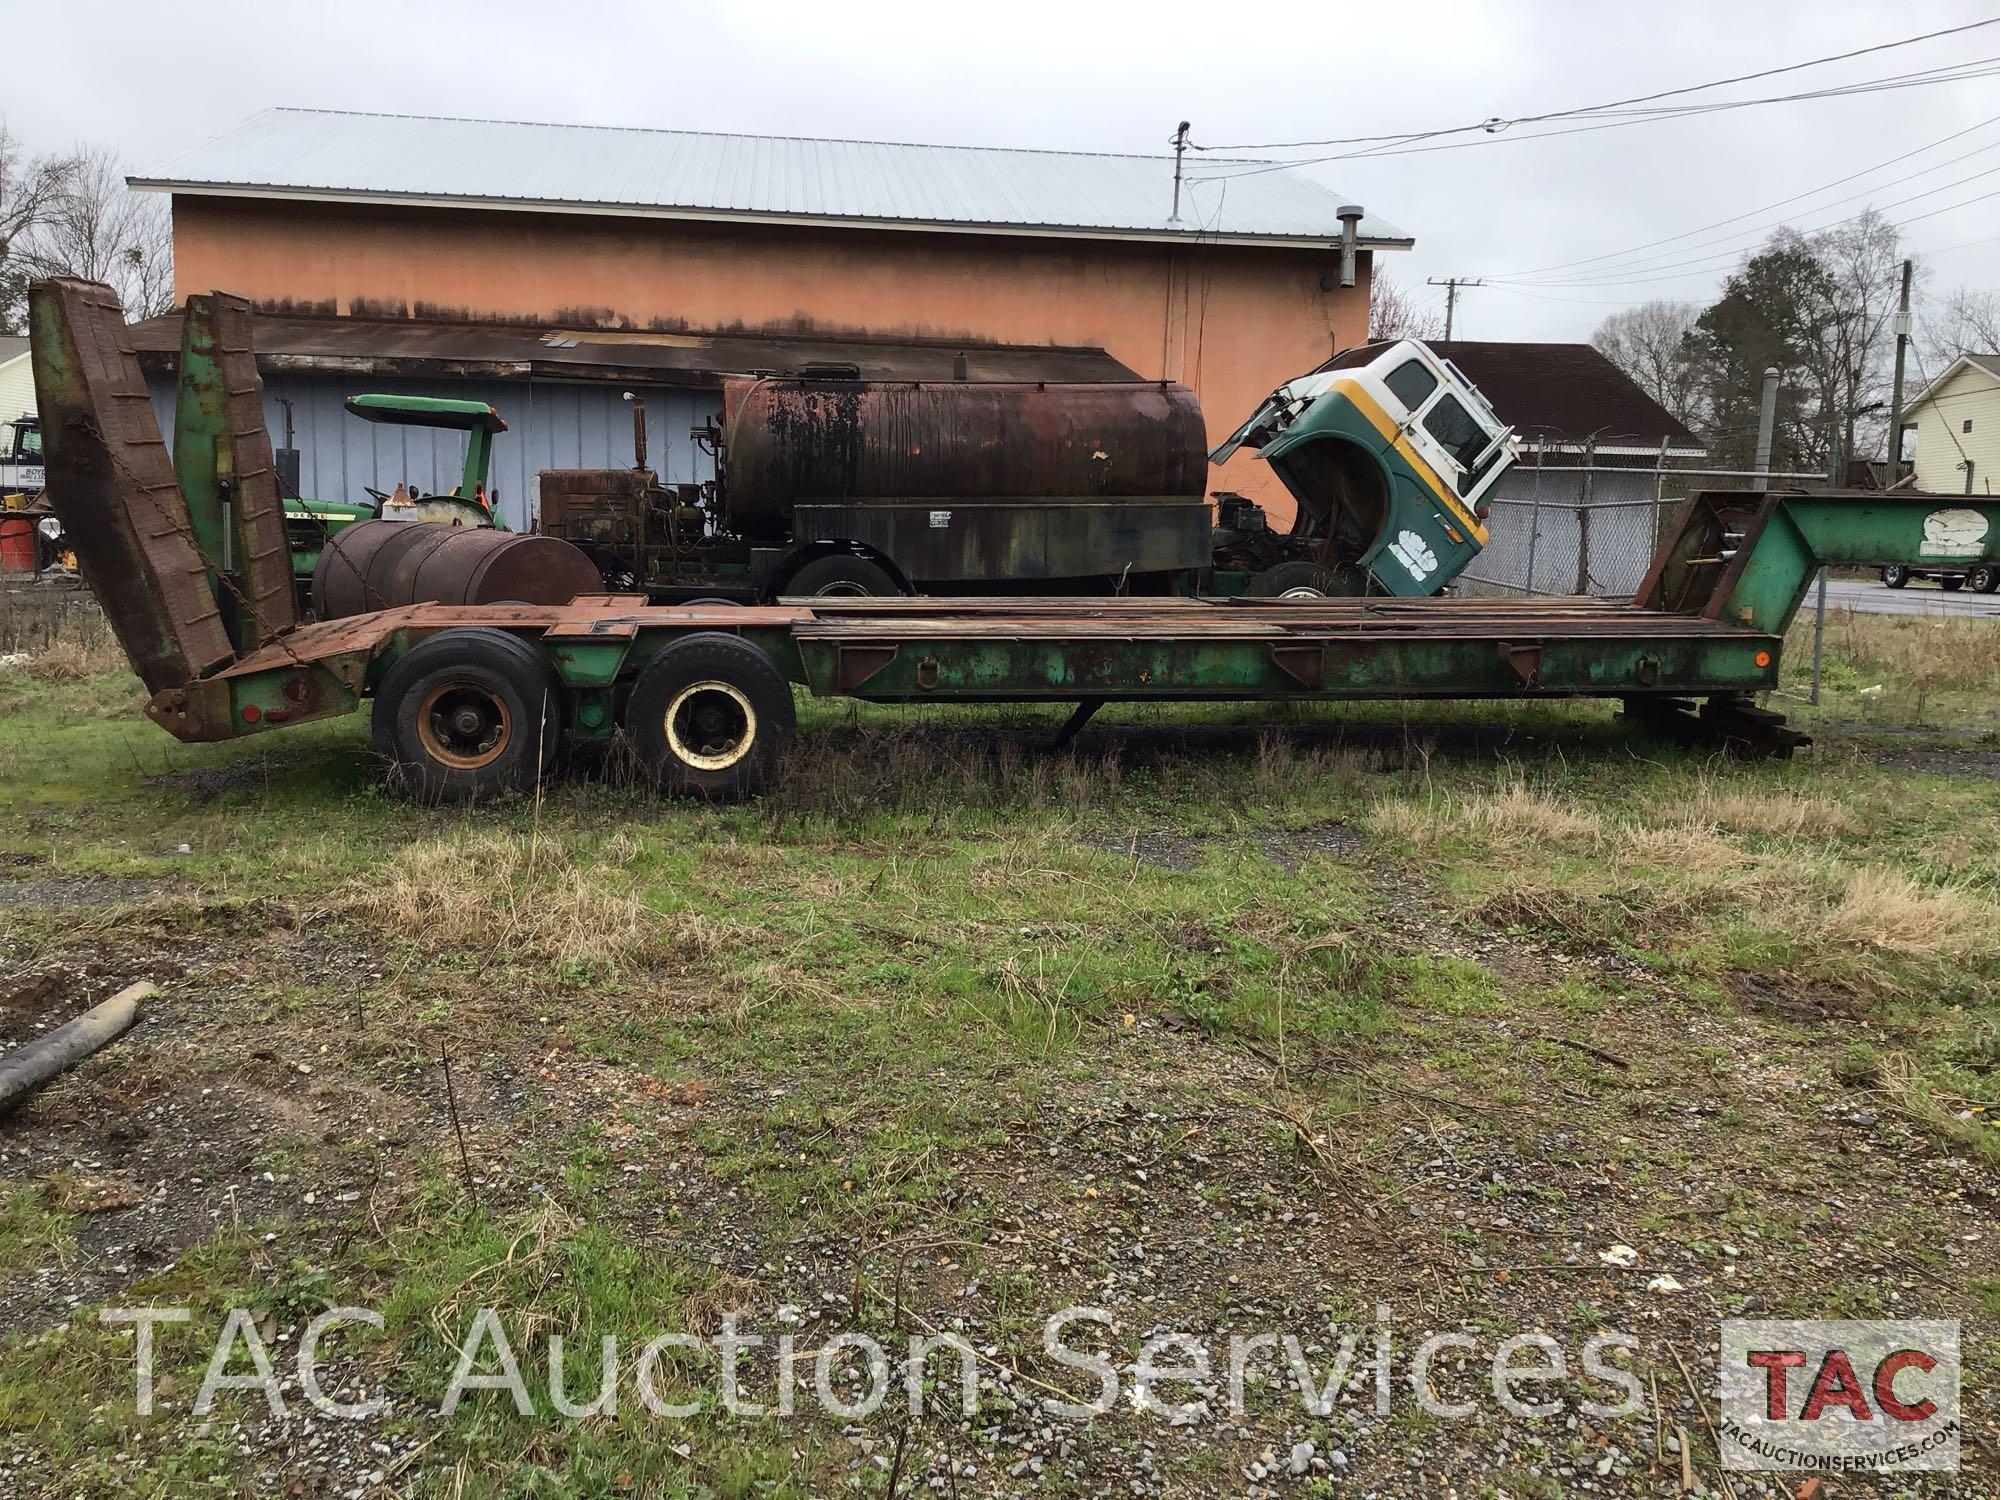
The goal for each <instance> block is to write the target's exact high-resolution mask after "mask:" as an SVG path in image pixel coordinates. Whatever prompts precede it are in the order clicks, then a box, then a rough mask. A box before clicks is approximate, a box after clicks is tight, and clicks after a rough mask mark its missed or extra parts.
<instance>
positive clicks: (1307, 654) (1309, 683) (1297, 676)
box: [1271, 644, 1327, 693]
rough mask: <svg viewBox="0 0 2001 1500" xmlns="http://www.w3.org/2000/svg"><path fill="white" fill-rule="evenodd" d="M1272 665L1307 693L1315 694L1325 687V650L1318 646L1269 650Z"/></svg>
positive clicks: (1277, 646)
mask: <svg viewBox="0 0 2001 1500" xmlns="http://www.w3.org/2000/svg"><path fill="white" fill-rule="evenodd" d="M1271 661H1272V665H1273V666H1275V667H1277V668H1278V669H1279V671H1281V672H1283V673H1285V675H1286V676H1288V677H1290V678H1291V679H1292V680H1293V681H1294V682H1296V683H1298V684H1299V685H1300V686H1301V687H1303V688H1305V689H1306V690H1307V691H1308V692H1309V693H1317V692H1320V691H1321V690H1323V689H1324V688H1325V687H1326V686H1327V648H1326V647H1325V646H1321V645H1318V644H1315V645H1311V646H1280V645H1274V646H1273V647H1272V648H1271Z"/></svg>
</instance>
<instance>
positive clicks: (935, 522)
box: [931, 510, 952, 530]
mask: <svg viewBox="0 0 2001 1500" xmlns="http://www.w3.org/2000/svg"><path fill="white" fill-rule="evenodd" d="M931 524H932V526H933V527H934V528H937V529H941V530H942V529H943V528H944V527H947V526H950V525H951V524H952V513H951V512H950V511H949V510H934V511H932V512H931Z"/></svg>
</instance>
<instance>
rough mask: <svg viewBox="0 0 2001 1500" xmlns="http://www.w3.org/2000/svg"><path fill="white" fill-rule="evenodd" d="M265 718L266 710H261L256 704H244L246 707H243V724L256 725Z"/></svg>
mask: <svg viewBox="0 0 2001 1500" xmlns="http://www.w3.org/2000/svg"><path fill="white" fill-rule="evenodd" d="M263 717H264V710H263V709H261V708H259V707H258V706H257V705H256V704H254V703H246V704H244V705H243V722H244V723H246V724H255V723H256V722H257V721H258V720H259V719H261V718H263Z"/></svg>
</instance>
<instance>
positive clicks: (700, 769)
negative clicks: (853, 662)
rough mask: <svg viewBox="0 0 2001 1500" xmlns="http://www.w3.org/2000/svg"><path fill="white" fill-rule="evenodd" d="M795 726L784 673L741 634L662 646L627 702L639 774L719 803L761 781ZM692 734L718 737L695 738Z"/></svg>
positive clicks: (705, 635)
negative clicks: (703, 739)
mask: <svg viewBox="0 0 2001 1500" xmlns="http://www.w3.org/2000/svg"><path fill="white" fill-rule="evenodd" d="M797 727H798V721H797V719H796V717H795V716H794V713H793V707H792V684H791V683H790V682H788V681H787V680H786V678H785V674H784V673H783V672H781V671H779V670H778V667H777V665H776V664H775V663H774V662H773V661H772V660H771V658H770V657H768V656H766V655H765V654H764V653H763V652H762V651H760V650H758V648H757V647H755V646H753V645H751V644H750V643H749V642H748V641H746V640H744V639H743V638H742V637H741V636H735V635H724V634H722V633H721V632H720V631H702V632H700V633H698V634H695V635H689V636H683V637H682V638H681V639H680V640H678V641H675V642H673V643H672V644H671V645H669V646H666V647H664V648H662V650H661V651H660V653H659V654H658V655H657V656H655V657H654V658H653V660H651V661H650V662H648V663H647V664H646V667H645V669H644V670H643V671H641V672H640V674H639V681H638V682H636V683H634V684H633V688H632V695H631V697H630V698H628V699H627V700H626V705H625V728H626V732H627V733H628V734H629V735H631V737H632V749H633V754H634V756H635V757H636V758H637V759H638V761H639V764H640V766H641V768H642V770H643V772H644V774H646V775H647V776H649V777H651V778H652V779H653V781H654V782H655V784H656V785H657V786H658V787H659V788H660V790H662V791H664V792H670V793H692V794H694V795H696V796H701V797H709V798H712V799H715V800H717V801H729V800H733V799H735V798H738V797H748V796H749V795H751V794H752V793H753V792H755V791H757V790H758V788H759V787H761V786H763V785H764V783H765V782H766V781H767V780H768V779H769V778H770V776H771V772H772V768H773V767H774V766H776V765H777V763H778V757H779V755H780V754H781V753H782V752H783V751H784V749H785V746H786V745H787V744H788V743H789V742H790V741H791V739H792V735H793V733H794V731H795V730H796V729H797ZM697 733H706V734H710V735H713V736H716V738H714V739H712V740H708V741H702V740H695V739H692V738H691V736H693V735H694V734H697Z"/></svg>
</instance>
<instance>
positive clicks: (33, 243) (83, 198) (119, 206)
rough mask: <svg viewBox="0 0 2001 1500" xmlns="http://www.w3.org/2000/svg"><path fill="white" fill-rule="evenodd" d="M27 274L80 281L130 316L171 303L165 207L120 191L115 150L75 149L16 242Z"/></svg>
mask: <svg viewBox="0 0 2001 1500" xmlns="http://www.w3.org/2000/svg"><path fill="white" fill-rule="evenodd" d="M15 255H16V258H17V259H18V260H19V261H20V263H21V265H22V266H23V268H24V269H26V271H27V272H28V274H29V275H31V276H81V277H83V278H85V279H86V280H88V281H102V282H104V283H105V284H107V285H108V286H110V287H111V288H112V289H113V290H114V291H116V292H117V293H118V296H119V300H120V301H122V302H123V303H124V304H125V315H126V317H128V318H150V317H152V316H153V315H155V314H156V313H163V312H166V311H167V310H168V309H169V308H171V307H172V306H173V305H174V261H173V239H172V235H171V232H170V224H169V221H168V217H167V208H166V205H165V203H164V202H162V201H161V200H160V199H159V198H157V197H155V196H152V195H150V194H141V193H135V192H133V191H132V190H131V189H129V188H128V187H126V186H125V173H124V170H123V168H122V167H121V166H120V164H119V161H118V158H117V156H116V154H115V153H113V152H111V151H109V150H107V149H105V148H104V147H102V146H92V147H87V148H85V149H83V150H80V151H79V152H78V153H77V155H76V158H75V161H74V165H73V169H72V173H71V176H70V179H69V181H68V183H67V184H66V185H65V187H64V189H63V190H62V191H61V192H59V193H57V194H56V195H55V197H54V198H53V200H52V201H51V202H50V203H49V204H48V206H47V207H46V209H45V210H44V212H43V214H42V216H41V220H40V222H39V223H37V224H35V225H34V226H33V227H32V228H30V229H29V230H28V232H27V233H26V234H24V235H23V236H22V237H21V239H20V240H19V241H18V242H17V243H16V245H15Z"/></svg>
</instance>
